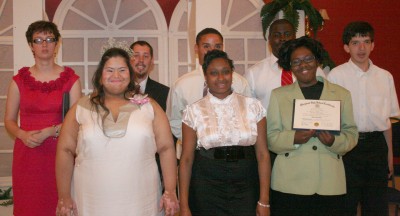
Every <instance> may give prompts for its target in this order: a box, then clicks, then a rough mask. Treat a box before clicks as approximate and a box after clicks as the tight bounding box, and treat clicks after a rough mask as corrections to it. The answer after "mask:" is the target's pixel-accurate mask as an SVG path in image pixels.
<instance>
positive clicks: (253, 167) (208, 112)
mask: <svg viewBox="0 0 400 216" xmlns="http://www.w3.org/2000/svg"><path fill="white" fill-rule="evenodd" d="M233 69H234V66H233V62H232V60H231V59H229V58H228V56H227V54H226V53H225V52H223V51H219V50H213V51H210V52H208V53H207V54H206V55H205V57H204V64H203V71H204V77H205V80H206V84H207V86H208V94H207V95H206V96H205V97H204V98H202V99H201V100H199V101H197V102H196V103H194V104H192V105H189V106H187V108H186V110H185V111H184V115H183V124H182V133H183V146H182V147H183V151H182V157H181V160H180V168H179V187H180V191H179V192H180V193H179V194H180V208H181V212H180V215H181V216H187V215H252V216H254V215H269V212H270V211H269V186H270V159H269V153H268V147H267V138H266V119H265V113H266V111H265V109H264V108H263V106H262V105H261V103H260V102H259V101H258V100H256V99H254V98H249V97H245V96H242V95H239V94H237V93H235V92H233V91H232V89H231V85H232V72H233Z"/></svg>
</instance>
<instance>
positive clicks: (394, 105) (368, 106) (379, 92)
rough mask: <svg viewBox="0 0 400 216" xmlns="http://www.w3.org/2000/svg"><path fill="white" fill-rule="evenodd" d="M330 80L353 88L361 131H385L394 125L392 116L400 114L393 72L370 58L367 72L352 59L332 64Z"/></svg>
mask: <svg viewBox="0 0 400 216" xmlns="http://www.w3.org/2000/svg"><path fill="white" fill-rule="evenodd" d="M328 80H329V81H331V82H333V83H336V84H338V85H341V86H343V87H344V88H346V89H348V90H349V91H350V92H351V98H352V102H353V112H354V120H355V122H356V124H357V127H358V130H359V131H360V132H372V131H385V130H387V129H389V128H390V127H391V123H390V119H389V118H390V117H394V116H399V115H400V110H399V102H398V99H397V95H396V89H395V86H394V81H393V76H392V74H390V73H389V72H388V71H386V70H384V69H382V68H379V67H377V66H376V65H374V64H373V63H372V61H371V60H370V61H369V69H368V70H367V71H365V72H364V71H362V70H361V69H360V68H359V67H358V66H357V65H355V64H354V63H353V62H352V61H351V59H350V60H349V61H348V62H346V63H344V64H342V65H339V66H337V67H335V68H333V69H332V71H331V72H330V73H329V75H328Z"/></svg>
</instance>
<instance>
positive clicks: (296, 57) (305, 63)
mask: <svg viewBox="0 0 400 216" xmlns="http://www.w3.org/2000/svg"><path fill="white" fill-rule="evenodd" d="M290 67H291V69H292V72H293V74H294V75H295V76H296V78H297V82H298V83H299V86H300V87H308V86H312V85H315V84H316V83H317V82H318V81H317V77H316V73H317V68H318V64H317V60H316V59H315V56H314V54H313V53H312V52H311V51H310V50H309V49H308V48H306V47H299V48H297V49H295V50H294V51H293V52H292V55H291V56H290Z"/></svg>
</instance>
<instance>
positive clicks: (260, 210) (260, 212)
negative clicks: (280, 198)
mask: <svg viewBox="0 0 400 216" xmlns="http://www.w3.org/2000/svg"><path fill="white" fill-rule="evenodd" d="M270 214H271V213H270V208H267V207H262V206H260V205H257V208H256V215H257V216H269V215H270Z"/></svg>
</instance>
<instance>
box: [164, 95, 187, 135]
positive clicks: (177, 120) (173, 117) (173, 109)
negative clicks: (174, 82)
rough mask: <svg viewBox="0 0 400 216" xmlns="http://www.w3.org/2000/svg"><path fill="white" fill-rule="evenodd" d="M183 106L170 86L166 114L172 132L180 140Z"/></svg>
mask: <svg viewBox="0 0 400 216" xmlns="http://www.w3.org/2000/svg"><path fill="white" fill-rule="evenodd" d="M185 106H186V105H185V104H183V103H182V102H181V100H180V96H179V95H178V93H177V92H176V89H175V87H172V88H171V90H170V93H169V95H168V99H167V116H168V119H169V123H170V125H171V130H172V133H173V135H174V136H175V137H176V138H178V139H179V140H182V110H184V109H185Z"/></svg>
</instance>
